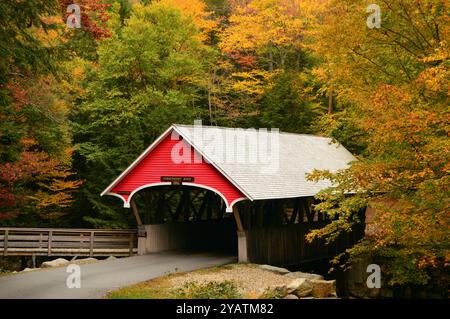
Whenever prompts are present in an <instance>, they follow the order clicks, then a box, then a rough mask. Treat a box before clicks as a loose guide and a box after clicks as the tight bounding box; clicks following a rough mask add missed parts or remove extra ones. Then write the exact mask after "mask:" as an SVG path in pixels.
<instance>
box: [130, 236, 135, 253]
mask: <svg viewBox="0 0 450 319" xmlns="http://www.w3.org/2000/svg"><path fill="white" fill-rule="evenodd" d="M133 246H134V233H131V234H130V256H132V255H133Z"/></svg>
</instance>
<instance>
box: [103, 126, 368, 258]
mask: <svg viewBox="0 0 450 319" xmlns="http://www.w3.org/2000/svg"><path fill="white" fill-rule="evenodd" d="M354 160H355V158H354V157H353V156H352V155H351V154H350V153H349V152H348V151H347V150H346V149H345V148H344V147H343V146H342V145H339V144H337V143H333V142H332V140H331V139H329V138H324V137H318V136H312V135H301V134H290V133H279V132H278V131H271V132H267V131H257V130H252V129H247V130H243V129H231V128H220V127H204V126H196V125H195V126H185V125H172V126H171V127H170V128H168V129H167V130H166V131H165V132H164V133H163V134H162V135H161V136H160V137H159V138H158V139H157V140H156V141H155V142H154V143H153V144H152V145H150V146H149V147H148V148H147V149H146V150H145V151H144V152H143V153H142V154H141V155H140V156H139V157H138V158H137V159H136V160H135V161H134V162H133V163H132V164H131V165H130V166H129V167H128V168H127V169H126V170H125V171H124V172H123V173H122V174H121V175H120V176H119V177H118V178H117V179H116V180H114V181H113V182H112V183H111V184H110V185H109V186H108V187H107V188H106V189H105V190H104V191H103V192H102V194H101V195H102V196H103V195H113V196H116V197H118V198H120V199H121V200H122V201H123V205H124V207H126V208H130V207H131V208H132V211H133V213H134V215H135V217H136V221H137V224H138V228H139V229H140V232H139V233H140V237H139V243H138V250H139V253H140V254H145V253H150V252H158V251H163V250H172V249H193V250H199V249H214V250H216V249H226V250H228V251H232V252H236V249H237V252H238V256H239V261H243V262H246V261H250V262H257V263H271V264H277V265H290V264H298V263H300V262H303V261H309V260H314V259H319V258H326V257H330V256H333V255H335V254H336V253H337V252H338V251H341V250H343V249H344V248H346V247H348V246H349V245H351V244H352V243H353V242H354V240H356V239H358V238H360V237H361V236H362V234H363V229H364V228H363V227H362V228H361V227H360V229H355V230H354V231H353V232H352V233H350V234H349V235H348V236H343V237H342V238H340V239H339V240H338V241H337V242H336V243H335V244H333V245H328V246H325V245H324V244H323V243H322V242H319V241H317V242H313V243H312V244H308V243H306V242H305V240H304V236H305V234H306V233H307V232H308V231H309V230H310V229H312V228H316V227H321V226H323V225H324V224H325V223H327V222H329V221H328V220H327V219H326V216H322V215H321V214H316V213H315V212H314V210H313V209H312V205H313V203H314V198H313V196H314V195H315V194H317V192H319V191H320V190H321V189H323V188H325V187H327V186H329V183H328V182H327V181H319V182H311V181H307V180H306V178H305V174H306V173H308V172H311V171H312V170H313V169H328V170H330V171H336V170H338V169H342V168H345V167H347V165H348V164H349V162H351V161H354ZM230 213H232V214H230ZM362 215H363V214H362ZM362 217H363V216H362ZM236 234H237V236H236Z"/></svg>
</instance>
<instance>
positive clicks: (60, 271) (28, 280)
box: [0, 252, 236, 299]
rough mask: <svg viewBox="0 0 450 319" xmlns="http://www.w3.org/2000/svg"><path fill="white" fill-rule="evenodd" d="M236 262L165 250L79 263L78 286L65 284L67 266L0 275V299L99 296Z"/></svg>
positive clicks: (221, 257)
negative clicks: (150, 280) (71, 286)
mask: <svg viewBox="0 0 450 319" xmlns="http://www.w3.org/2000/svg"><path fill="white" fill-rule="evenodd" d="M232 262H236V258H235V257H229V256H223V255H218V254H188V253H177V252H164V253H157V254H149V255H145V256H135V257H127V258H120V259H115V260H105V261H99V262H96V263H91V264H85V265H80V267H81V288H72V289H69V288H67V285H66V280H67V277H68V276H69V274H68V273H66V267H60V268H51V269H43V270H38V271H33V272H26V273H19V274H14V275H7V276H2V277H0V299H5V298H38V299H47V298H48V299H52V298H101V297H102V296H104V295H105V294H106V293H107V292H108V291H110V290H114V289H118V288H121V287H124V286H128V285H132V284H135V283H138V282H141V281H145V280H149V279H152V278H156V277H159V276H162V275H164V274H167V273H168V272H180V271H190V270H195V269H201V268H208V267H213V266H218V265H224V264H227V263H232Z"/></svg>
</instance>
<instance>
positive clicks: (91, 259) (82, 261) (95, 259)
mask: <svg viewBox="0 0 450 319" xmlns="http://www.w3.org/2000/svg"><path fill="white" fill-rule="evenodd" d="M96 261H98V259H97V258H92V257H88V258H83V259H77V260H74V261H72V262H71V263H72V264H87V263H91V262H96Z"/></svg>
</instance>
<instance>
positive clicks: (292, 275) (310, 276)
mask: <svg viewBox="0 0 450 319" xmlns="http://www.w3.org/2000/svg"><path fill="white" fill-rule="evenodd" d="M285 276H286V277H289V278H305V279H314V280H323V276H321V275H317V274H310V273H307V272H301V271H294V272H290V273H288V274H286V275H285Z"/></svg>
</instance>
